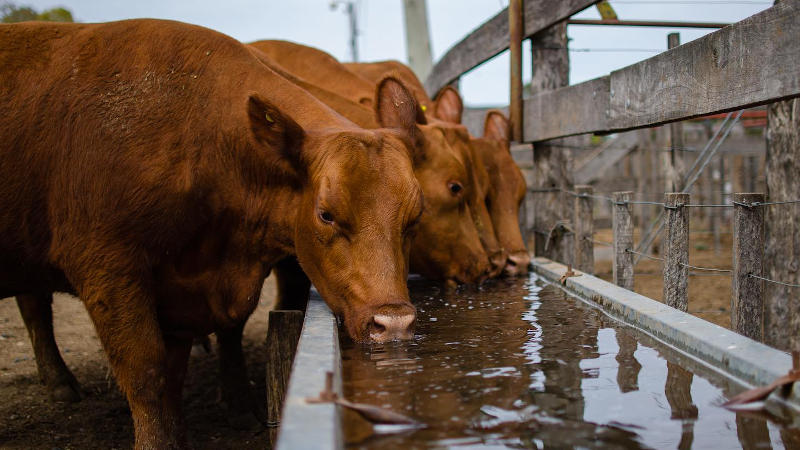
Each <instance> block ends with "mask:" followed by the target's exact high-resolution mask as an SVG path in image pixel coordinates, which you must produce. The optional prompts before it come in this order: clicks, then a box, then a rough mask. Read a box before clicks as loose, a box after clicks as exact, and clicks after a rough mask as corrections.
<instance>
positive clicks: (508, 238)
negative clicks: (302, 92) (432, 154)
mask: <svg viewBox="0 0 800 450" xmlns="http://www.w3.org/2000/svg"><path fill="white" fill-rule="evenodd" d="M345 67H347V68H348V69H350V70H351V71H353V72H354V73H356V74H358V75H359V76H361V77H363V78H366V79H370V80H377V79H380V77H382V76H385V74H386V73H392V74H394V75H395V76H397V77H399V78H400V79H401V80H403V82H404V83H406V85H407V86H409V88H410V89H411V90H412V92H413V93H414V95H415V96H416V98H417V99H418V100H419V102H420V104H422V105H424V106H426V112H427V113H428V115H429V117H430V116H433V117H434V118H436V119H439V120H442V121H445V122H450V123H454V124H460V123H461V113H462V111H463V106H462V102H461V98H460V96H459V95H458V92H457V91H456V90H455V89H453V88H451V87H445V88H444V89H442V90H441V91H440V92H439V93H438V94H437V96H436V100H435V101H433V100H430V98H428V96H427V94H426V93H425V88H424V87H423V86H422V83H421V82H420V81H419V79H418V78H417V77H416V75H414V72H412V71H411V69H410V68H409V67H408V66H406V65H405V64H403V63H401V62H398V61H379V62H372V63H348V64H345ZM470 144H471V146H472V148H473V151H474V152H475V153H476V156H477V159H479V160H480V161H482V163H483V166H484V167H485V168H486V171H487V173H488V181H489V185H488V186H487V189H486V190H485V192H486V204H487V207H488V209H489V213H490V215H491V221H492V223H493V224H494V229H495V232H496V235H497V240H498V243H499V245H500V247H501V248H502V249H503V250H504V254H506V255H507V256H508V259H507V261H506V262H505V264H504V268H503V270H504V272H505V273H506V274H507V275H515V274H519V273H525V272H527V271H528V265H529V264H530V255H529V254H528V251H527V249H526V248H525V243H524V241H523V239H522V233H521V232H520V229H519V220H518V217H519V208H520V205H521V204H522V199H523V198H524V196H525V189H526V184H525V178H524V177H523V175H522V172H521V171H520V170H519V167H518V166H517V165H516V163H515V162H514V159H513V158H512V157H511V152H510V150H509V131H508V119H506V118H505V116H503V113H502V112H500V111H497V110H494V111H490V112H488V113H487V114H486V119H485V126H484V134H483V136H481V137H471V139H470Z"/></svg>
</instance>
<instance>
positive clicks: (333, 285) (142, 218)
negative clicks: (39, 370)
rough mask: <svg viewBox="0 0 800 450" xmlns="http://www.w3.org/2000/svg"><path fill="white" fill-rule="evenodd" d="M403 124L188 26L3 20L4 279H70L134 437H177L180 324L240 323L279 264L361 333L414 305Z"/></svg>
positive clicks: (45, 284) (416, 191) (410, 181)
mask: <svg viewBox="0 0 800 450" xmlns="http://www.w3.org/2000/svg"><path fill="white" fill-rule="evenodd" d="M409 120H413V118H406V119H405V121H409ZM413 132H414V131H413V130H412V129H402V128H393V129H382V130H363V129H360V128H358V127H357V126H355V125H354V124H352V123H351V122H349V121H347V120H345V119H344V118H342V117H341V116H340V115H338V114H336V113H334V112H333V111H332V110H331V109H329V108H328V107H326V106H324V105H323V104H321V103H319V102H318V101H317V100H315V99H314V98H313V97H311V96H310V95H308V94H307V93H306V92H305V91H303V90H301V89H299V88H298V87H296V86H295V85H294V84H292V83H289V82H287V81H286V80H285V79H283V78H281V77H280V76H278V75H277V74H275V73H274V72H272V71H271V70H270V69H268V68H267V67H266V66H265V65H264V64H263V63H262V62H261V61H259V60H258V59H256V58H254V57H253V55H252V53H251V52H250V51H249V50H248V49H247V48H246V47H245V46H243V45H241V44H239V43H238V42H236V41H235V40H233V39H231V38H229V37H227V36H224V35H222V34H219V33H216V32H213V31H211V30H207V29H203V28H200V27H196V26H191V25H185V24H180V23H176V22H168V21H157V20H131V21H122V22H115V23H109V24H93V25H82V24H59V25H53V24H42V23H26V24H18V25H2V26H0V142H2V144H0V152H2V154H0V176H2V177H3V179H4V183H3V184H2V185H0V205H2V211H3V214H0V274H1V275H0V293H2V294H3V295H4V296H8V295H17V294H32V293H41V292H52V291H54V290H63V291H68V292H73V293H76V294H78V295H79V296H80V298H81V300H82V301H83V302H84V304H85V306H86V308H87V310H88V312H89V314H90V316H91V318H92V320H93V322H94V324H95V328H96V330H97V333H98V335H99V337H100V340H101V342H102V344H103V348H104V349H105V351H106V353H107V355H108V358H109V362H110V364H111V367H112V369H113V371H114V374H115V376H116V378H117V381H118V384H119V386H120V387H121V389H122V390H123V391H124V392H125V394H126V396H127V398H128V402H129V404H130V407H131V412H132V415H133V420H134V427H135V432H136V447H137V448H151V447H159V448H160V447H182V446H185V443H186V442H185V436H184V431H183V430H184V427H183V423H182V416H181V412H180V392H181V386H182V383H183V374H184V373H185V370H186V361H187V357H188V351H189V348H190V346H191V339H192V337H193V336H198V335H205V334H207V333H209V332H210V331H214V330H224V329H232V328H236V327H239V326H240V325H241V324H242V323H243V321H244V320H245V319H246V318H247V316H248V315H249V314H250V313H251V312H252V311H253V308H254V307H255V304H256V301H257V298H258V291H259V288H260V286H261V284H262V282H263V280H264V278H265V276H266V275H267V274H268V273H269V271H270V269H271V267H272V266H273V265H275V264H277V263H278V262H279V261H281V260H283V259H285V258H286V257H289V256H292V255H296V256H297V259H298V261H299V263H300V264H301V265H302V266H303V268H304V271H305V273H306V274H308V276H309V278H310V279H311V280H312V281H313V282H314V284H315V285H316V287H317V288H318V289H319V291H320V293H321V294H322V295H323V297H324V298H325V299H326V301H328V303H329V305H330V306H331V308H332V309H333V310H334V312H336V313H337V314H339V315H341V316H343V319H344V323H345V325H346V328H347V331H348V333H349V334H350V335H351V336H352V337H353V338H354V339H356V340H364V339H367V338H368V336H369V334H370V327H371V326H372V317H373V316H374V315H377V314H380V315H386V314H390V315H391V314H394V315H404V316H407V315H409V314H412V315H413V313H414V310H413V307H412V306H411V305H410V303H409V301H408V293H407V288H406V286H405V279H406V276H407V272H408V268H407V262H406V261H407V257H408V251H409V247H410V239H409V238H408V235H409V227H410V226H412V222H413V219H414V218H415V217H416V216H417V215H418V214H419V212H420V211H421V208H422V197H421V190H420V188H419V185H418V183H417V182H416V180H415V178H414V176H413V173H412V167H411V159H410V154H409V152H410V151H412V149H410V142H411V137H410V135H411V134H412V133H413ZM323 211H324V212H330V213H331V214H333V217H334V218H335V220H334V221H333V222H332V223H330V224H329V223H325V222H323V221H322V220H321V219H320V215H321V213H322V212H323ZM20 298H22V299H23V302H25V300H24V299H25V297H20ZM29 298H30V297H29ZM45 298H46V296H45ZM39 303H40V304H41V302H39ZM40 316H42V317H44V318H45V319H46V316H48V313H47V311H45V312H44V313H42V314H40ZM42 320H44V319H42ZM26 322H27V321H26ZM45 322H46V320H45ZM29 329H31V328H30V327H29ZM399 331H401V332H405V331H406V330H399ZM37 356H39V355H37Z"/></svg>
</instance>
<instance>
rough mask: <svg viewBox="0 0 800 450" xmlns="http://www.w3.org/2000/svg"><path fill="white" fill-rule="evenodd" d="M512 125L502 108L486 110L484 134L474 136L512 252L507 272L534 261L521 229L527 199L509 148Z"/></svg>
mask: <svg viewBox="0 0 800 450" xmlns="http://www.w3.org/2000/svg"><path fill="white" fill-rule="evenodd" d="M509 136H510V126H509V122H508V119H506V117H505V116H504V115H503V113H502V112H500V111H497V110H491V111H489V112H488V113H487V114H486V119H485V121H484V130H483V137H481V138H475V139H473V145H474V146H475V147H476V149H477V151H478V152H479V153H480V155H481V159H482V160H483V161H484V164H485V166H486V167H487V169H488V171H489V178H490V180H491V189H490V190H489V195H488V196H487V197H486V204H487V206H488V208H489V214H490V215H491V216H492V222H493V223H494V227H495V230H496V231H497V236H498V239H499V241H500V245H502V246H503V248H505V249H506V250H507V252H508V260H507V262H506V264H505V269H504V272H505V274H506V275H517V274H523V273H526V272H527V271H528V265H529V264H530V262H531V258H530V255H529V253H528V251H527V250H526V249H525V242H524V241H523V239H522V233H521V232H520V229H519V208H520V205H521V204H522V201H523V200H524V199H525V192H526V189H527V186H526V184H525V177H524V176H523V175H522V171H521V170H520V169H519V167H518V166H517V164H516V163H515V162H514V159H513V158H512V157H511V151H510V149H509V145H508V143H509Z"/></svg>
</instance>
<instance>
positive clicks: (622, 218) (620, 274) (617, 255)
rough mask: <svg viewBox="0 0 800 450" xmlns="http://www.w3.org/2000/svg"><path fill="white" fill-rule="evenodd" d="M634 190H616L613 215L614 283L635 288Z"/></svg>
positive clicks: (631, 288) (626, 287)
mask: <svg viewBox="0 0 800 450" xmlns="http://www.w3.org/2000/svg"><path fill="white" fill-rule="evenodd" d="M632 194H633V192H630V191H624V192H614V195H613V196H612V198H613V199H614V205H613V211H614V214H613V217H612V219H611V225H612V228H613V231H614V268H613V273H614V284H616V285H617V286H620V287H623V288H625V289H628V290H633V253H631V252H630V251H629V250H633V220H632V219H631V204H630V203H628V202H629V201H630V200H631V195H632Z"/></svg>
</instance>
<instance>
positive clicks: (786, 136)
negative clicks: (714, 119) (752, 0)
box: [762, 2, 800, 351]
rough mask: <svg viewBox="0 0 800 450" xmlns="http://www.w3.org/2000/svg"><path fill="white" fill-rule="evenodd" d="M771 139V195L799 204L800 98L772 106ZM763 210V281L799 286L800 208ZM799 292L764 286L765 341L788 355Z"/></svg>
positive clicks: (796, 337) (796, 341)
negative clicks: (768, 280)
mask: <svg viewBox="0 0 800 450" xmlns="http://www.w3.org/2000/svg"><path fill="white" fill-rule="evenodd" d="M785 3H790V2H785ZM766 136H767V152H766V160H765V163H764V164H765V166H764V174H765V178H766V182H767V197H768V198H769V201H773V202H774V201H790V200H796V199H797V198H798V196H799V195H800V177H798V173H800V145H798V143H800V99H793V100H785V101H782V102H776V103H773V104H771V105H769V107H768V108H767V132H766ZM762 209H764V210H765V211H764V278H769V279H771V280H775V281H781V282H783V283H790V284H800V270H798V265H799V264H800V261H798V247H799V246H800V245H799V244H798V239H797V223H799V222H800V205H791V204H789V205H774V206H769V207H764V208H762ZM799 294H800V289H798V288H796V287H790V286H785V285H781V284H777V283H767V284H766V285H764V343H766V344H768V345H771V346H773V347H775V348H778V349H781V350H784V351H800V314H798V311H800V295H799Z"/></svg>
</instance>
